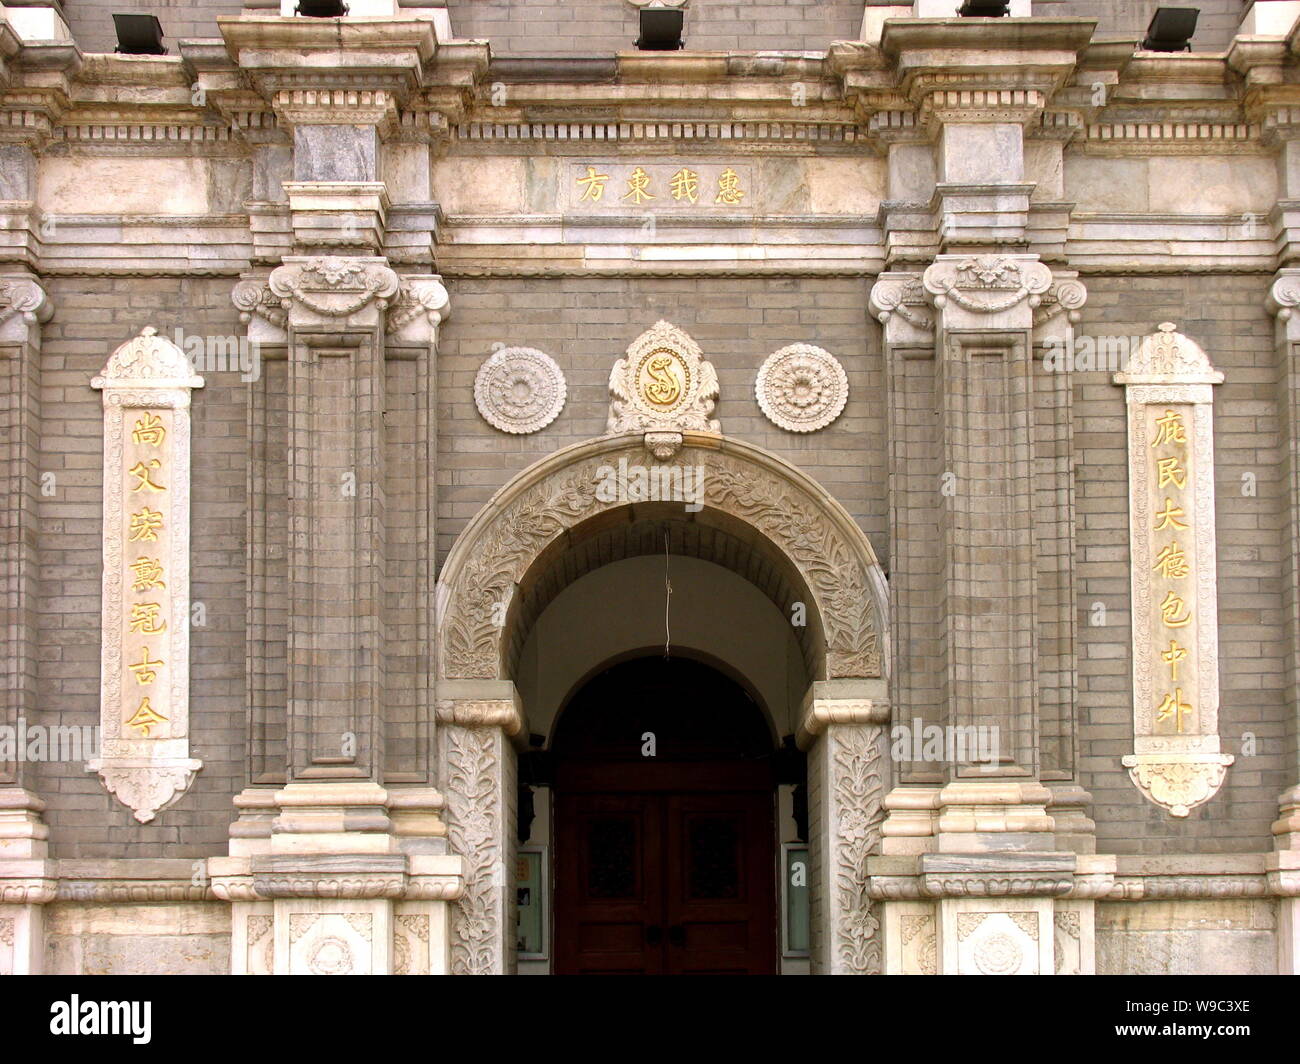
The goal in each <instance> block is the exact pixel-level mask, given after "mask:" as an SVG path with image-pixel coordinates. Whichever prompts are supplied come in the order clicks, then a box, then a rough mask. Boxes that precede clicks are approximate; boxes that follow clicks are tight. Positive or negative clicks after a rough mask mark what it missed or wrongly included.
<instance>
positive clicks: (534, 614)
mask: <svg viewBox="0 0 1300 1064" xmlns="http://www.w3.org/2000/svg"><path fill="white" fill-rule="evenodd" d="M665 553H667V555H668V556H669V558H670V559H671V558H672V557H674V556H676V557H689V558H699V559H700V560H702V561H709V562H713V563H715V564H717V565H720V566H722V567H723V568H725V569H729V570H731V571H732V572H734V573H736V574H737V575H738V576H740V577H742V578H743V579H745V580H747V581H748V582H749V583H751V584H753V585H754V587H756V588H757V589H758V590H759V591H760V592H762V593H763V594H764V595H765V596H766V597H767V598H768V599H770V600H771V601H772V603H773V604H774V605H775V606H776V607H777V609H778V610H779V611H780V612H781V613H782V615H784V616H785V617H786V618H787V620H789V621H790V622H791V624H792V632H793V634H794V637H795V640H796V641H797V642H798V644H799V649H800V652H801V655H802V657H803V659H804V664H805V667H806V668H807V670H808V675H809V676H810V677H815V678H824V673H825V644H824V637H823V630H822V625H821V618H820V616H819V614H818V612H817V606H816V602H815V600H814V598H813V595H812V592H811V591H810V590H809V589H808V587H807V585H806V584H805V582H804V581H803V579H802V577H801V576H800V574H799V572H798V571H797V569H796V568H795V567H794V565H793V564H791V562H790V561H789V559H787V558H786V557H785V556H784V555H783V554H782V553H781V551H780V550H779V549H778V548H777V547H776V546H775V545H774V544H772V543H771V542H770V541H769V540H768V539H767V538H766V537H765V536H763V535H762V534H761V533H759V532H757V531H756V530H755V529H754V528H752V527H751V526H749V525H746V524H745V523H744V522H742V521H740V520H738V519H736V518H734V517H731V516H730V515H728V514H725V513H721V512H718V511H713V510H708V509H705V510H701V511H700V512H698V513H689V512H684V510H683V508H682V506H681V504H679V503H678V504H674V503H644V504H633V505H628V506H625V507H621V508H619V509H616V510H610V511H607V512H605V513H602V514H599V515H597V516H596V517H593V518H591V519H590V520H588V521H585V522H583V523H582V524H580V525H578V526H576V527H575V528H573V529H570V530H569V531H568V532H567V533H565V534H564V535H563V536H561V537H560V538H559V539H557V540H556V541H555V542H554V543H552V544H551V545H550V546H549V547H548V548H547V549H546V550H545V551H543V552H542V553H541V554H539V555H538V557H537V559H536V560H535V561H534V563H533V564H532V566H531V567H530V568H529V570H528V572H527V574H525V576H524V578H523V579H522V580H520V582H519V587H518V590H517V592H516V595H515V598H514V600H513V601H512V603H511V608H510V614H509V617H508V618H507V633H506V639H505V655H506V660H505V675H507V676H515V675H516V674H517V668H518V664H519V656H520V653H521V651H522V649H523V647H524V644H525V643H526V641H527V639H528V634H529V632H530V631H531V630H532V628H533V625H534V624H535V623H536V621H537V619H538V618H539V617H540V616H541V615H542V613H543V612H544V611H545V609H546V607H547V606H548V605H550V603H551V602H552V601H553V600H554V599H555V598H556V596H557V595H559V594H560V592H562V591H563V590H564V589H565V588H566V587H568V586H569V585H570V584H572V583H573V582H574V581H576V580H578V579H579V578H581V577H582V576H584V575H585V574H587V573H590V572H593V571H594V570H596V569H599V568H600V567H601V566H603V565H607V564H609V563H611V562H617V561H622V560H624V559H627V558H636V557H643V556H646V555H664V554H665Z"/></svg>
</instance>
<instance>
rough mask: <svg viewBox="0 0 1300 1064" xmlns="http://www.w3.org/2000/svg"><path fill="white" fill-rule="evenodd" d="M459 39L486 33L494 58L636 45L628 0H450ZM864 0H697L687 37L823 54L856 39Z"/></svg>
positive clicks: (703, 46) (714, 46) (709, 46)
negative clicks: (578, 0) (746, 0)
mask: <svg viewBox="0 0 1300 1064" xmlns="http://www.w3.org/2000/svg"><path fill="white" fill-rule="evenodd" d="M447 9H448V12H449V13H450V15H451V27H452V29H453V30H454V31H455V33H456V36H458V37H473V38H479V39H483V38H486V39H488V40H490V41H491V42H492V52H493V54H494V55H599V54H609V53H612V52H616V51H620V50H622V49H628V48H632V47H633V46H634V42H635V41H636V38H637V33H638V29H637V12H636V8H634V7H633V6H632V5H631V4H629V3H627V0H584V2H583V3H580V4H577V3H573V2H571V0H527V2H520V0H448V3H447ZM862 9H863V4H862V0H813V2H810V0H759V2H758V3H739V2H737V0H692V2H691V5H690V7H689V8H688V9H687V11H686V21H685V29H684V32H683V38H684V40H685V42H686V47H687V48H690V49H695V50H705V51H707V50H740V51H756V50H773V49H779V50H784V51H824V50H825V49H826V47H827V46H828V45H829V44H830V43H831V41H844V40H850V41H851V40H855V39H856V38H857V36H858V32H859V30H860V29H861V28H862Z"/></svg>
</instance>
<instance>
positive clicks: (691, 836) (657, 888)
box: [551, 654, 778, 975]
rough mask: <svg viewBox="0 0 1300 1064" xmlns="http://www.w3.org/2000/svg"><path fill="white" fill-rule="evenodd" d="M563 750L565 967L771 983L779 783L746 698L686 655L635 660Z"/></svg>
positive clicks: (611, 677) (561, 962) (569, 714)
mask: <svg viewBox="0 0 1300 1064" xmlns="http://www.w3.org/2000/svg"><path fill="white" fill-rule="evenodd" d="M551 749H552V752H553V756H554V813H553V818H554V840H555V842H554V846H555V919H554V929H555V936H554V941H555V944H556V945H555V971H556V973H557V974H638V975H660V974H665V975H675V974H728V975H745V974H753V975H767V974H772V973H773V972H774V971H775V970H776V954H777V946H776V934H775V931H776V924H777V919H776V903H775V889H774V880H775V867H776V866H775V854H776V834H775V824H774V813H775V789H776V782H777V778H778V776H777V771H776V764H775V745H774V742H773V736H772V735H771V733H770V731H769V729H768V727H767V723H766V721H765V720H764V717H763V713H762V710H761V709H760V708H759V707H758V706H757V705H756V704H755V702H754V700H753V699H752V698H751V697H750V696H749V694H748V693H747V692H746V691H745V690H744V689H743V688H742V687H741V686H740V685H739V684H737V683H736V682H735V681H733V680H731V679H729V678H728V677H726V676H724V675H723V674H722V673H721V672H719V671H718V670H716V669H714V668H711V667H710V666H708V665H704V664H702V663H699V662H696V661H691V660H689V659H685V658H672V657H665V656H664V655H662V654H660V655H655V656H650V657H642V658H636V659H633V660H631V661H625V662H622V663H620V664H618V665H614V666H612V667H611V668H608V669H605V670H604V671H602V672H601V673H599V674H598V675H597V676H595V677H593V678H592V679H591V680H589V681H588V682H587V683H586V684H585V685H583V687H582V688H581V689H580V690H579V691H578V692H577V694H576V695H575V696H574V697H573V699H572V700H571V701H570V702H569V704H568V706H567V707H565V709H564V710H563V712H562V713H561V715H560V718H559V721H558V723H557V725H556V729H555V735H554V738H553V740H552V743H551Z"/></svg>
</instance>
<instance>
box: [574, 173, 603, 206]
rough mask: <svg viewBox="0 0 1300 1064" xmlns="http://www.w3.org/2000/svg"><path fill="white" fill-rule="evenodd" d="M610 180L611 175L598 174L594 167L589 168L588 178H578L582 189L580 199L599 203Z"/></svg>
mask: <svg viewBox="0 0 1300 1064" xmlns="http://www.w3.org/2000/svg"><path fill="white" fill-rule="evenodd" d="M608 180H609V174H602V173H598V172H597V171H596V168H595V167H594V166H589V167H587V173H586V176H585V177H580V178H578V184H579V185H580V186H581V187H582V196H581V197H580V198H581V199H584V200H591V201H592V202H593V203H598V202H599V201H600V197H601V196H603V195H604V194H605V182H607V181H608Z"/></svg>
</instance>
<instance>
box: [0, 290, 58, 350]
mask: <svg viewBox="0 0 1300 1064" xmlns="http://www.w3.org/2000/svg"><path fill="white" fill-rule="evenodd" d="M53 314H54V306H53V304H52V303H51V302H50V299H49V296H48V295H47V294H46V292H45V289H44V288H42V287H41V286H40V285H39V284H37V282H36V281H35V280H33V279H32V278H30V277H0V341H8V342H17V343H19V344H27V343H30V342H31V341H32V340H34V339H35V337H36V332H37V330H38V329H39V326H40V325H41V323H43V322H47V321H49V320H50V317H51V316H52V315H53Z"/></svg>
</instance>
